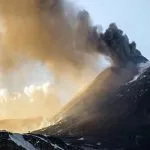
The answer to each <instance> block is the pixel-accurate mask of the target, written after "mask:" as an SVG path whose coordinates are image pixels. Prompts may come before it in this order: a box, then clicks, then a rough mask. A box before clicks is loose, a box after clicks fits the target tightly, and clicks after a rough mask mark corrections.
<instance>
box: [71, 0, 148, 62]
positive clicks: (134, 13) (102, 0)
mask: <svg viewBox="0 0 150 150" xmlns="http://www.w3.org/2000/svg"><path fill="white" fill-rule="evenodd" d="M73 1H74V2H75V3H76V4H77V5H78V6H80V7H82V8H85V9H86V10H88V12H89V13H90V15H91V17H92V20H93V22H94V24H100V25H102V26H103V28H104V29H106V28H107V27H108V25H109V24H110V23H111V22H115V23H116V24H117V25H118V27H120V28H121V29H122V30H123V31H124V32H125V33H126V34H127V35H128V37H129V39H130V41H135V42H136V43H137V48H138V49H139V50H140V51H141V52H142V54H143V55H144V56H146V57H147V58H148V59H150V0H73Z"/></svg>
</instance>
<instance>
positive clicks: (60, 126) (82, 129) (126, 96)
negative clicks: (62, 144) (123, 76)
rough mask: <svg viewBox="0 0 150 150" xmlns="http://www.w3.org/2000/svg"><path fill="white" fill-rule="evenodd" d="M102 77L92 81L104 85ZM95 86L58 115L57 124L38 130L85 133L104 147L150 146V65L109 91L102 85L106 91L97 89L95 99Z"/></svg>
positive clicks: (142, 147)
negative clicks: (92, 92)
mask: <svg viewBox="0 0 150 150" xmlns="http://www.w3.org/2000/svg"><path fill="white" fill-rule="evenodd" d="M145 65H146V64H145ZM107 71H108V70H107ZM113 71H114V70H113ZM106 75H107V74H106V72H105V73H104V76H106ZM111 77H112V74H111ZM114 77H115V76H114V73H113V79H114ZM116 77H117V76H116ZM108 78H109V79H110V76H108ZM108 78H107V79H108ZM136 78H137V79H136ZM98 79H99V78H97V79H96V81H95V82H94V83H93V85H92V86H93V87H95V88H98V87H97V85H101V84H100V81H98ZM102 79H103V78H102ZM117 79H118V78H117ZM103 80H104V79H103ZM106 81H107V80H106V79H105V81H104V82H106ZM101 82H102V81H101ZM96 83H97V84H96ZM102 83H103V82H102ZM109 85H111V84H110V82H109ZM92 86H91V87H90V88H89V89H88V90H87V93H86V92H85V93H86V94H81V96H80V97H79V98H77V99H76V101H74V102H72V103H71V104H70V105H68V107H65V109H64V110H63V111H61V112H60V114H59V115H58V116H56V117H55V118H54V119H55V121H56V122H57V123H56V124H55V125H53V126H50V127H49V128H45V129H43V130H41V131H38V133H46V134H52V135H56V136H63V137H65V136H71V137H76V136H79V137H84V139H86V141H88V143H92V140H93V141H95V143H96V142H97V143H98V141H99V142H100V143H101V146H100V147H101V148H107V149H125V150H126V149H139V150H140V149H146V148H150V101H149V100H150V68H147V69H145V70H143V72H142V73H140V74H139V75H137V76H135V77H134V80H130V81H128V82H126V83H124V84H122V85H119V86H120V87H119V88H117V90H115V91H113V92H109V94H108V93H107V94H106V95H105V94H104V93H103V92H104V91H105V90H107V88H104V87H102V88H100V87H99V88H98V89H97V90H98V91H99V89H101V90H102V93H103V94H102V93H97V92H95V93H94V96H95V95H96V94H98V95H99V96H98V95H97V96H96V97H95V99H92V96H93V95H92V94H91V92H90V90H91V91H93V90H92ZM111 86H112V85H111ZM111 86H110V87H111ZM95 90H96V89H94V91H95ZM103 90H104V91H103ZM109 90H110V89H109ZM91 95H92V96H91ZM89 99H90V100H91V99H92V100H91V101H90V100H89ZM75 102H76V103H75ZM82 106H83V107H82ZM93 106H95V107H94V109H92V107H93ZM96 106H97V107H96ZM62 116H63V117H62ZM91 139H92V140H91ZM74 141H75V139H74ZM72 142H73V141H72ZM84 142H85V141H84ZM78 144H79V143H78Z"/></svg>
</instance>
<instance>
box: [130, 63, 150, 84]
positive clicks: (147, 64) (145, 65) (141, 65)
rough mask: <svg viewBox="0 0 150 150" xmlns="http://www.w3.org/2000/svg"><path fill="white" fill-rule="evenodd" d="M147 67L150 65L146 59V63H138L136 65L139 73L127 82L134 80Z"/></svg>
mask: <svg viewBox="0 0 150 150" xmlns="http://www.w3.org/2000/svg"><path fill="white" fill-rule="evenodd" d="M149 67H150V61H148V62H146V63H140V64H139V65H138V72H139V73H138V74H137V75H136V76H134V78H133V79H132V80H131V81H129V82H128V83H132V82H134V81H136V80H137V79H138V78H139V77H140V76H141V75H142V74H143V73H144V72H145V71H146V69H147V68H149Z"/></svg>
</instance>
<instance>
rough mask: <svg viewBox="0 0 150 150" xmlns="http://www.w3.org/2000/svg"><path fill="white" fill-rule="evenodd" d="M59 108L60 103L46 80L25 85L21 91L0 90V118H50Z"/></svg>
mask: <svg viewBox="0 0 150 150" xmlns="http://www.w3.org/2000/svg"><path fill="white" fill-rule="evenodd" d="M60 108H61V103H60V101H59V99H58V97H57V96H56V95H55V94H54V93H53V90H52V88H51V85H50V83H48V82H47V83H45V84H43V85H38V86H35V85H31V86H29V87H25V88H24V92H23V93H19V92H16V93H15V92H10V91H8V90H7V89H1V90H0V110H1V112H0V115H1V116H0V118H1V119H27V118H36V117H45V118H50V117H51V116H52V115H54V114H55V113H57V111H59V110H60Z"/></svg>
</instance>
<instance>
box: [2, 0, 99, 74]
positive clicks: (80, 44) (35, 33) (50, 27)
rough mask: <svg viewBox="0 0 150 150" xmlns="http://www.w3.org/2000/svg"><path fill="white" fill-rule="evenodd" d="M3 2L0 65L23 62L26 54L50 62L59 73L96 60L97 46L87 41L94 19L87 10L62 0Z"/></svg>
mask: <svg viewBox="0 0 150 150" xmlns="http://www.w3.org/2000/svg"><path fill="white" fill-rule="evenodd" d="M0 3H1V5H0V14H1V15H0V19H1V22H2V23H1V24H2V28H3V31H2V33H1V40H0V42H1V54H2V57H1V58H0V65H1V67H2V68H3V69H4V70H5V69H10V68H13V67H16V66H18V65H19V64H22V63H24V59H25V61H26V58H28V59H35V60H38V61H41V62H43V63H45V64H48V65H49V67H51V69H53V70H54V71H55V72H57V73H60V72H63V70H67V69H68V70H70V69H76V68H80V69H81V68H82V69H83V68H85V67H86V66H88V65H89V66H92V65H93V64H94V63H95V58H96V57H95V55H96V54H95V53H96V50H94V47H92V46H91V45H90V44H89V43H88V42H87V36H88V33H89V32H90V28H91V22H90V17H89V14H88V13H87V12H86V11H85V12H84V13H82V14H79V15H77V14H76V13H75V12H76V10H75V9H73V7H72V11H70V10H69V9H67V6H69V7H70V4H68V3H67V2H66V1H63V0H45V1H37V0H23V1H20V0H14V1H11V0H0ZM93 56H94V59H93V58H92V57H93ZM89 57H91V61H90V60H89ZM87 59H88V60H87ZM89 66H88V67H89ZM62 67H63V69H62ZM78 70H79V69H78Z"/></svg>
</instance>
